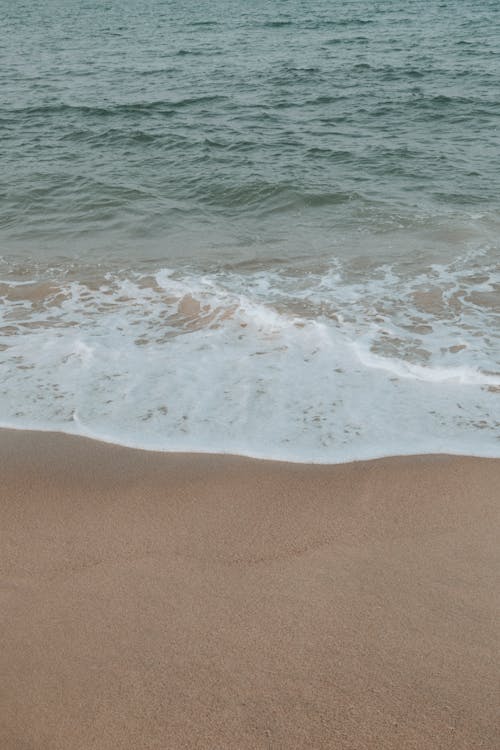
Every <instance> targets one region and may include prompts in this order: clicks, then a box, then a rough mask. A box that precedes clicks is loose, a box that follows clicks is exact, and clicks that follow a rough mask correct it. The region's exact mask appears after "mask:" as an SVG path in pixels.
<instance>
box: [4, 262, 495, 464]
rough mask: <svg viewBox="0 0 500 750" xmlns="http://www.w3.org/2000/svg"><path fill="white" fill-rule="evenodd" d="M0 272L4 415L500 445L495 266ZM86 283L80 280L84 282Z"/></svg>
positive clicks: (344, 453) (323, 447)
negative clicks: (31, 275)
mask: <svg viewBox="0 0 500 750" xmlns="http://www.w3.org/2000/svg"><path fill="white" fill-rule="evenodd" d="M60 274H61V275H60V278H59V279H57V278H56V274H55V272H54V270H52V271H50V270H49V269H47V271H46V273H45V277H44V278H43V279H42V278H31V279H26V278H17V279H16V278H12V277H9V276H8V277H5V276H4V278H3V280H1V281H0V299H1V300H2V306H1V310H2V321H1V324H0V361H1V363H2V372H3V378H2V384H1V386H0V422H1V423H2V424H4V425H7V424H8V425H9V426H18V427H26V426H30V427H33V426H38V427H42V428H44V429H57V430H62V431H69V432H74V433H75V432H76V433H78V434H85V435H87V436H92V437H96V438H99V439H106V440H110V441H112V442H121V443H123V444H127V445H134V446H136V447H143V448H150V449H155V450H193V451H217V452H231V453H241V454H246V455H258V456H260V457H268V458H281V459H286V460H304V461H320V462H327V463H334V462H337V461H343V460H352V459H355V458H366V457H370V456H372V457H374V456H375V455H384V454H385V455H389V454H394V453H405V452H406V453H411V452H435V451H445V452H463V453H475V454H484V455H500V421H499V419H498V418H496V417H495V415H496V414H498V408H497V407H498V404H497V401H498V397H499V393H500V329H499V327H498V319H497V315H496V312H495V308H494V306H492V305H491V295H492V294H493V295H494V294H495V290H497V289H498V288H499V285H500V268H499V267H498V262H497V261H495V260H494V259H489V260H488V259H487V258H486V256H485V255H484V254H483V255H472V256H470V257H466V258H462V259H461V260H460V262H458V261H455V262H454V263H453V264H448V265H441V266H439V265H433V266H429V267H428V268H427V269H425V271H421V272H419V273H416V274H410V275H408V274H407V273H406V274H405V273H403V272H402V271H398V270H397V268H395V267H393V266H387V265H372V266H371V267H370V268H365V269H364V271H363V273H362V274H361V275H360V271H359V268H356V267H355V266H353V267H352V268H351V267H348V266H346V265H345V264H343V263H341V262H340V261H332V262H331V263H330V265H329V266H324V267H321V268H315V267H314V265H313V266H308V265H307V264H306V263H305V262H304V265H303V267H302V269H301V268H299V267H297V266H296V265H294V266H286V265H285V266H283V264H279V265H276V266H270V265H269V264H266V265H263V264H261V265H260V266H256V267H252V266H248V267H247V268H245V267H244V266H240V267H239V268H238V269H229V268H228V269H226V270H222V269H221V270H220V271H218V272H211V273H204V272H199V271H195V270H194V269H193V270H191V271H188V270H187V269H185V270H184V271H181V270H177V271H174V270H168V269H158V268H157V269H150V270H149V271H148V272H144V271H143V272H139V271H137V272H131V271H127V272H125V271H123V272H117V271H107V272H106V271H103V270H102V269H100V270H99V269H93V271H92V269H87V271H86V272H85V274H84V272H83V270H80V271H78V270H73V271H70V269H66V271H65V272H64V274H63V273H62V271H61V272H60ZM85 275H86V276H87V280H86V281H85V280H84V276H85Z"/></svg>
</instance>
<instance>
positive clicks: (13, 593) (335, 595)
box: [0, 429, 500, 750]
mask: <svg viewBox="0 0 500 750" xmlns="http://www.w3.org/2000/svg"><path fill="white" fill-rule="evenodd" d="M0 472H1V477H2V481H1V485H0V486H1V492H0V499H1V503H0V507H1V518H0V525H1V528H2V530H3V532H4V534H5V544H3V545H2V547H1V550H0V560H1V567H0V570H1V592H2V593H1V596H2V620H1V623H2V624H1V632H0V635H1V638H2V642H3V644H4V648H3V649H2V655H1V656H0V669H1V671H2V674H3V676H4V679H3V680H2V683H3V684H2V687H1V688H0V692H1V694H0V704H1V705H2V711H1V712H0V744H1V745H2V748H3V747H5V749H6V750H18V748H21V747H23V748H24V747H33V748H35V747H36V748H42V747H47V748H51V750H52V748H57V749H59V748H61V750H62V749H63V748H64V750H80V749H81V750H88V748H95V749H96V750H97V749H98V750H107V749H108V748H124V749H125V748H128V747H141V748H173V749H174V748H175V750H178V749H179V750H180V749H182V748H207V750H208V749H209V748H214V747H218V748H228V750H229V748H231V749H232V748H236V747H237V748H239V749H240V748H241V749H246V748H248V749H249V750H250V748H274V747H276V748H278V747H290V748H309V747H314V748H325V749H326V748H332V747H335V748H339V749H340V750H344V749H345V750H361V748H367V749H369V750H371V749H372V748H373V749H374V750H375V748H377V750H378V749H379V748H380V749H381V750H386V749H387V750H389V749H390V750H403V749H405V748H416V749H417V748H418V750H437V749H440V748H443V750H444V749H445V748H449V747H453V748H463V749H464V750H465V748H467V750H471V749H475V748H478V749H479V748H487V749H488V750H489V748H491V750H493V748H494V747H497V746H498V745H499V744H500V723H499V720H498V711H497V707H498V668H499V664H498V653H499V647H500V633H499V629H498V624H497V623H498V621H499V619H500V592H499V587H498V575H499V572H500V553H499V550H498V538H499V533H500V513H499V510H500V496H499V489H498V488H499V487H500V461H499V460H498V459H494V458H472V457H457V456H450V455H439V454H430V455H423V456H399V457H392V458H381V459H372V460H369V461H356V462H353V463H340V464H333V465H332V464H301V463H294V462H289V463H287V462H278V461H272V460H259V459H252V458H245V457H240V456H228V455H216V454H209V453H207V454H194V453H192V454H191V453H187V454H183V453H159V452H152V451H148V450H143V449H132V448H124V447H121V446H117V445H115V444H110V443H103V442H97V441H94V440H92V439H90V438H84V437H77V436H70V435H65V434H62V433H46V432H31V431H18V430H5V429H1V430H0Z"/></svg>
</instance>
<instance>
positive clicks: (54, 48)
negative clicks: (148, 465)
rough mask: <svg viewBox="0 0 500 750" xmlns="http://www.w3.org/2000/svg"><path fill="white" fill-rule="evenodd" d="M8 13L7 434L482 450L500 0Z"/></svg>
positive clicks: (492, 425)
mask: <svg viewBox="0 0 500 750" xmlns="http://www.w3.org/2000/svg"><path fill="white" fill-rule="evenodd" d="M0 21H1V24H0V28H1V32H0V33H1V42H2V43H1V44H0V168H1V169H0V175H1V180H0V425H3V426H9V427H19V428H23V427H24V428H35V429H53V430H60V431H63V432H68V433H77V434H82V435H88V436H92V437H96V438H99V439H102V440H109V441H113V442H117V443H122V444H126V445H134V446H139V447H142V448H147V449H158V450H187V451H219V452H229V453H240V454H245V455H253V456H260V457H266V458H279V459H286V460H293V461H318V462H327V463H335V462H338V461H346V460H352V459H361V458H369V457H375V456H381V455H390V454H403V453H418V452H423V453H428V452H452V453H472V454H477V455H488V456H500V211H499V196H500V83H499V82H500V4H499V3H498V2H496V1H495V2H493V0H491V1H490V0H475V1H474V2H473V1H472V0H453V1H452V0H448V1H446V0H442V1H438V0H381V1H380V2H373V1H372V0H370V1H368V0H355V1H354V0H344V1H343V2H340V1H339V0H311V1H310V2H308V3H299V2H296V0H286V2H285V0H281V1H280V0H276V1H275V2H269V1H264V0H252V1H250V2H249V1H248V0H247V1H246V2H243V1H242V0H231V2H229V1H228V0H214V1H213V2H211V3H202V4H199V3H196V4H195V3H193V2H188V0H183V1H181V0H176V1H175V2H174V0H151V2H148V3H141V2H138V0H108V1H107V2H101V1H100V2H97V0H64V1H63V0H44V2H41V0H24V2H23V1H22V0H16V1H14V0H4V2H2V4H1V9H0Z"/></svg>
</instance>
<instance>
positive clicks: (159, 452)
mask: <svg viewBox="0 0 500 750" xmlns="http://www.w3.org/2000/svg"><path fill="white" fill-rule="evenodd" d="M9 433H23V434H27V435H33V436H34V435H53V436H61V437H64V438H68V439H69V440H77V441H78V440H82V441H88V442H89V443H94V444H96V445H108V446H111V447H114V448H119V449H121V450H125V451H132V452H138V453H149V454H152V455H156V456H193V457H197V456H212V457H213V458H219V457H220V458H224V459H244V460H247V461H256V462H259V463H272V464H285V465H290V466H323V467H329V468H333V467H335V466H351V465H354V464H366V463H371V462H373V461H392V460H397V459H403V458H406V459H412V458H413V459H427V458H428V459H433V458H465V459H468V458H473V459H478V460H483V459H484V460H489V461H500V452H499V453H494V452H491V453H488V452H485V451H483V452H479V453H474V452H471V451H467V450H456V451H454V450H442V451H441V450H430V451H423V450H422V451H418V450H411V449H410V450H408V451H403V452H392V453H391V452H388V453H385V452H384V453H377V454H374V455H372V454H370V455H368V456H362V457H360V458H338V459H337V460H336V461H323V460H320V459H317V460H308V459H299V458H279V457H274V456H264V455H258V454H253V453H244V452H242V453H238V452H234V453H233V452H231V451H220V450H208V449H207V450H204V449H199V448H193V449H181V448H179V449H170V448H157V447H148V446H141V445H136V444H133V443H127V442H120V441H119V440H117V439H116V438H114V437H108V436H101V437H98V436H96V435H91V434H85V433H83V432H71V431H66V430H62V429H61V430H57V429H53V428H52V427H47V428H43V427H22V426H21V427H16V426H13V425H9V426H7V427H5V426H2V425H1V424H0V440H1V439H2V438H1V436H2V435H3V434H7V435H8V434H9Z"/></svg>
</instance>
